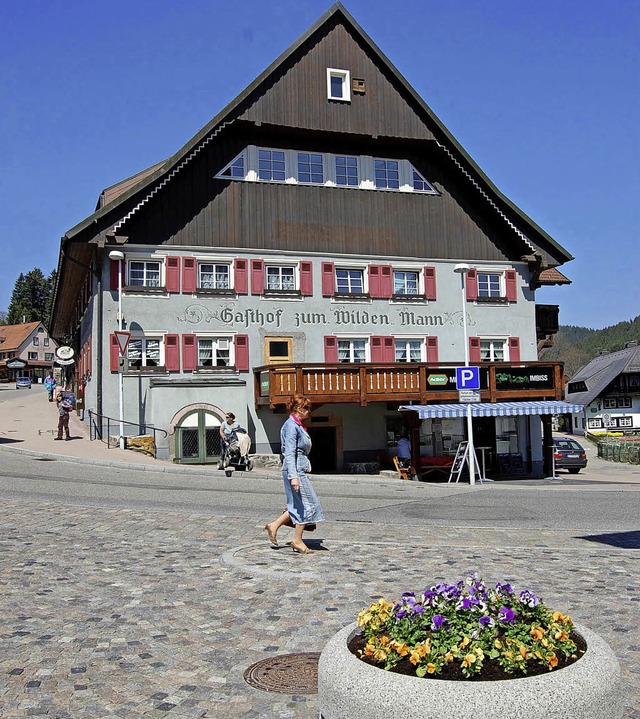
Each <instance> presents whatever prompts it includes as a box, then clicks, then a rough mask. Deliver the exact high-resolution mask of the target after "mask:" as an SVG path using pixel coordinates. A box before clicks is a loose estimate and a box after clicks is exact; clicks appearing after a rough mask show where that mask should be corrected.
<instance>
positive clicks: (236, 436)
mask: <svg viewBox="0 0 640 719" xmlns="http://www.w3.org/2000/svg"><path fill="white" fill-rule="evenodd" d="M222 443H223V449H224V452H223V455H222V458H221V460H220V462H219V463H218V469H226V468H227V467H228V466H229V465H231V466H232V467H235V468H236V469H240V470H244V469H246V470H247V471H249V472H250V471H251V470H252V469H253V462H252V461H251V460H250V459H249V448H250V447H251V439H250V437H249V435H248V434H247V433H246V432H233V433H232V434H231V437H230V440H229V442H226V441H225V440H223V441H222Z"/></svg>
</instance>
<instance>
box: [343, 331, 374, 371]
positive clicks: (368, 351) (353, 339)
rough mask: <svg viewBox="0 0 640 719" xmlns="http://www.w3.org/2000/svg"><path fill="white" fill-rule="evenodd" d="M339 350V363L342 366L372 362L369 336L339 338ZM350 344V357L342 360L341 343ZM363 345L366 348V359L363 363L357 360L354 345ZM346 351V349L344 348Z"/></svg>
mask: <svg viewBox="0 0 640 719" xmlns="http://www.w3.org/2000/svg"><path fill="white" fill-rule="evenodd" d="M336 339H337V349H338V362H339V363H340V364H366V363H367V362H371V349H370V346H369V337H368V336H358V335H350V336H348V337H337V338H336ZM341 342H342V343H343V345H344V343H345V342H348V343H349V348H348V351H349V357H348V359H344V360H341V359H340V343H341ZM356 342H357V343H358V344H360V343H362V344H363V345H364V347H363V348H362V349H364V359H362V360H361V361H356V360H355V351H356V348H355V346H354V343H356ZM343 349H344V347H343Z"/></svg>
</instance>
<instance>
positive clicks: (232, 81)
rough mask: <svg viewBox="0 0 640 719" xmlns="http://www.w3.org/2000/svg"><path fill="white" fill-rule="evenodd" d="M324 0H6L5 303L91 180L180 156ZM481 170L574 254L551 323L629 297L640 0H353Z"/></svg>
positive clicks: (0, 132) (1, 278) (0, 242)
mask: <svg viewBox="0 0 640 719" xmlns="http://www.w3.org/2000/svg"><path fill="white" fill-rule="evenodd" d="M332 4H333V3H332V2H331V1H330V0H269V1H268V2H267V1H266V0H240V1H238V2H229V0H111V1H110V2H107V3H98V2H95V1H93V0H58V1H55V0H22V1H20V2H10V0H4V2H2V3H0V68H1V69H0V97H1V98H2V99H1V109H0V153H1V161H2V172H1V173H0V248H1V251H2V254H1V257H2V262H1V263H0V309H4V310H6V309H7V308H8V305H9V300H10V297H11V292H12V290H13V286H14V283H15V280H16V278H17V277H18V275H19V274H20V273H21V272H28V271H29V270H31V269H33V268H34V267H36V266H37V267H40V269H42V271H43V272H44V273H45V274H48V273H49V272H50V271H51V270H52V269H53V268H54V267H55V266H56V265H57V260H58V250H59V240H60V237H61V236H62V234H63V233H64V232H65V231H66V230H67V229H69V228H71V227H73V226H74V225H75V224H76V223H77V222H79V221H80V220H82V219H84V218H85V217H86V216H87V215H89V214H90V213H91V212H92V211H93V210H94V209H95V205H96V201H97V198H98V195H99V193H100V191H101V190H102V189H103V188H105V187H108V186H109V185H112V184H114V183H116V182H118V181H119V180H121V179H123V178H125V177H127V176H129V175H132V174H133V173H135V172H137V171H139V170H142V169H143V168H145V167H148V166H150V165H152V164H154V163H156V162H158V161H159V160H162V159H164V158H166V157H169V156H170V155H172V154H173V153H174V152H175V151H176V150H178V149H179V148H180V147H181V146H182V145H183V144H184V143H185V142H186V141H187V140H188V139H189V138H190V137H191V136H193V135H194V134H195V133H196V132H197V131H198V130H199V129H200V128H201V127H203V126H204V125H205V124H206V123H207V122H208V121H209V120H210V119H211V118H212V117H213V116H214V115H215V114H216V113H217V112H218V111H219V110H221V109H222V108H223V107H224V106H225V105H226V104H227V103H228V102H229V101H230V100H231V99H233V98H234V97H235V96H236V95H237V94H238V93H239V92H240V91H241V90H243V89H244V87H245V86H246V85H247V84H248V83H249V82H251V81H252V80H253V79H254V78H255V77H256V76H257V75H259V74H260V73H261V72H262V71H263V70H264V69H265V68H266V67H267V65H269V64H270V63H271V62H272V61H273V60H274V59H275V58H276V57H277V56H278V55H279V54H280V53H281V52H283V51H284V50H285V49H286V48H287V47H288V46H289V45H290V44H291V43H292V42H294V41H295V40H296V39H297V38H298V36H299V35H301V34H302V33H303V32H304V31H305V30H306V29H307V28H308V27H309V26H310V25H311V24H312V23H314V22H315V21H316V20H317V19H318V18H319V17H320V15H322V13H324V11H325V10H327V9H328V8H329V7H331V6H332ZM344 5H345V7H346V8H347V10H348V11H349V12H350V13H351V14H352V15H353V16H354V17H355V19H356V21H357V22H358V23H359V24H360V25H361V26H362V27H363V28H364V30H365V31H366V32H367V33H368V34H369V35H370V36H371V38H372V39H373V41H374V42H375V43H376V44H377V45H378V46H379V47H380V48H381V50H382V51H383V52H384V53H385V54H386V55H387V57H388V58H389V59H390V60H391V62H392V63H394V64H395V66H396V67H397V68H398V69H399V71H400V72H401V73H402V74H403V75H404V76H405V77H406V78H407V80H408V81H409V82H410V83H411V84H412V85H413V87H414V88H415V89H416V90H417V92H418V93H419V94H420V95H421V96H422V97H423V98H424V100H425V101H426V102H427V103H428V104H429V105H430V106H431V108H432V109H433V110H434V112H435V113H436V114H437V115H438V116H439V117H440V119H441V120H442V121H443V122H444V124H445V125H446V126H447V127H448V128H449V130H450V131H451V132H452V133H453V134H454V135H455V136H456V138H457V139H458V141H459V142H460V143H461V144H462V146H463V147H464V148H465V149H466V150H467V152H468V153H469V154H470V155H471V156H472V157H473V158H474V159H475V161H476V162H477V163H478V164H479V165H480V167H481V168H482V169H483V170H484V171H485V173H486V174H487V175H488V176H489V177H490V178H491V179H492V180H493V182H494V183H495V184H496V185H497V186H498V187H499V188H500V189H501V190H502V191H503V192H504V193H505V194H506V195H507V196H508V197H509V198H510V199H511V200H512V201H513V202H515V203H516V204H517V205H518V206H519V207H520V208H522V210H524V212H526V213H527V214H528V215H529V216H530V217H531V218H532V219H534V220H535V221H536V222H537V223H538V224H539V225H540V226H541V227H542V228H543V229H545V230H546V231H547V232H548V233H549V234H550V235H551V236H552V237H553V238H554V239H555V240H556V241H557V242H559V243H560V244H561V245H563V246H564V247H565V248H567V249H568V250H569V252H571V254H573V255H574V256H575V258H576V259H575V260H574V261H572V262H570V263H568V264H566V265H564V267H563V268H562V271H563V272H564V273H565V274H566V275H567V276H568V277H569V278H570V279H572V280H573V284H572V285H570V286H568V287H561V288H551V289H543V290H541V291H539V292H538V293H537V295H536V299H537V301H538V302H547V303H553V304H559V305H560V321H561V323H562V324H574V325H582V326H587V327H593V328H600V327H605V326H608V325H612V324H615V323H617V322H619V321H621V320H628V319H631V318H632V317H635V316H636V315H638V314H640V290H639V287H640V282H639V280H638V273H639V268H638V265H639V260H640V250H639V248H638V241H639V239H640V238H639V236H638V235H639V227H640V222H639V214H640V212H639V208H640V142H639V140H640V129H639V128H640V112H639V106H640V62H639V57H640V55H639V52H638V48H639V47H640V3H639V2H637V0H610V2H609V3H603V2H602V0H492V2H480V1H479V0H447V1H446V2H435V1H430V0H395V1H394V2H389V1H388V0H345V2H344Z"/></svg>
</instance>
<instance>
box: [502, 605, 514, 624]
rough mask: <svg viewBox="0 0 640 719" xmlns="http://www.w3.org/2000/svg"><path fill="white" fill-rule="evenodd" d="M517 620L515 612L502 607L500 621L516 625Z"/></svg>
mask: <svg viewBox="0 0 640 719" xmlns="http://www.w3.org/2000/svg"><path fill="white" fill-rule="evenodd" d="M515 619H516V615H515V612H514V611H513V609H511V608H510V607H500V611H499V612H498V621H499V622H502V623H503V624H514V623H515Z"/></svg>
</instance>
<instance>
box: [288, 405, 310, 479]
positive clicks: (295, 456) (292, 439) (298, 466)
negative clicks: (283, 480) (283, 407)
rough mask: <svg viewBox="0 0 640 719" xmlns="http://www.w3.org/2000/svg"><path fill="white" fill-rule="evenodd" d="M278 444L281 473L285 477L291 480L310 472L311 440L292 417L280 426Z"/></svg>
mask: <svg viewBox="0 0 640 719" xmlns="http://www.w3.org/2000/svg"><path fill="white" fill-rule="evenodd" d="M280 442H281V447H282V450H281V451H282V471H283V474H284V475H285V477H287V478H289V479H291V478H292V477H298V476H300V474H301V473H302V474H304V473H306V472H309V471H310V470H311V464H310V462H309V457H308V455H309V452H310V451H311V438H310V437H309V435H308V434H307V432H306V430H305V429H304V427H301V426H300V425H299V424H298V423H297V422H296V421H295V420H294V419H293V418H292V417H289V419H288V420H287V421H286V422H285V423H284V424H283V425H282V429H281V430H280Z"/></svg>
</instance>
